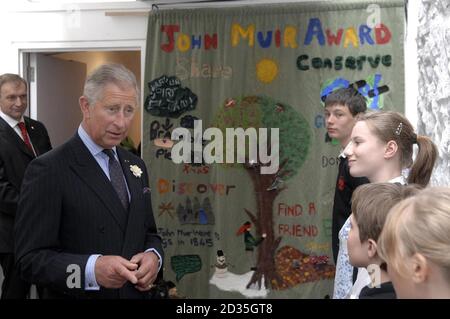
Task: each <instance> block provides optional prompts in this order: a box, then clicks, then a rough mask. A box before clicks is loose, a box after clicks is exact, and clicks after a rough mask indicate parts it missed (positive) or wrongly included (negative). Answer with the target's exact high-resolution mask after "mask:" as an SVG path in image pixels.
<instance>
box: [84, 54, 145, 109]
mask: <svg viewBox="0 0 450 319" xmlns="http://www.w3.org/2000/svg"><path fill="white" fill-rule="evenodd" d="M110 83H112V84H115V85H117V86H118V87H119V88H121V89H127V88H133V89H134V90H135V92H136V104H137V105H139V99H140V92H139V87H138V85H137V81H136V77H135V76H134V74H133V72H131V71H130V70H128V69H127V68H126V67H124V66H123V65H122V64H117V63H108V64H103V65H101V66H99V67H98V68H96V69H95V70H94V71H92V72H91V73H90V74H89V75H88V77H87V78H86V82H85V83H84V89H83V95H84V96H85V97H86V98H87V99H88V101H89V104H90V105H93V104H95V103H96V102H97V101H99V100H100V99H101V98H102V94H103V91H104V88H105V86H106V85H108V84H110Z"/></svg>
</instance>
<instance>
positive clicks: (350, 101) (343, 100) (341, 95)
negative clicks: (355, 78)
mask: <svg viewBox="0 0 450 319" xmlns="http://www.w3.org/2000/svg"><path fill="white" fill-rule="evenodd" d="M333 105H345V106H347V107H348V109H349V111H350V113H352V115H353V116H356V115H357V114H359V113H364V112H365V111H366V110H367V104H366V99H365V97H364V96H362V95H361V93H359V92H358V90H356V89H354V88H353V87H348V88H341V89H338V90H336V91H333V92H331V93H330V94H328V95H327V97H326V98H325V107H327V106H333Z"/></svg>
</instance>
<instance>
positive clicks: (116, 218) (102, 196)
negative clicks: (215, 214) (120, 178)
mask: <svg viewBox="0 0 450 319" xmlns="http://www.w3.org/2000/svg"><path fill="white" fill-rule="evenodd" d="M117 154H118V157H119V160H120V163H121V166H122V168H123V172H124V175H125V178H126V181H127V184H128V188H129V191H130V195H131V201H130V207H129V210H128V212H127V211H126V210H125V209H124V208H123V206H122V204H121V202H120V200H119V197H118V196H117V193H116V192H115V190H114V188H113V186H112V184H111V182H110V181H109V179H108V178H107V177H106V175H105V174H104V172H103V171H102V169H101V168H100V166H99V165H98V163H97V162H96V160H95V159H94V157H93V156H92V154H91V153H90V152H89V150H88V149H87V147H86V146H85V145H84V144H83V142H82V140H81V139H80V137H79V136H78V134H76V135H75V136H74V137H73V138H72V139H70V140H69V141H68V142H66V143H65V144H63V145H61V146H59V147H58V148H56V149H54V150H52V151H51V152H48V153H47V154H45V155H43V156H41V157H39V158H37V159H36V160H35V161H33V162H32V163H31V164H30V165H29V167H28V169H27V171H26V173H25V178H24V182H23V186H22V192H21V198H20V201H19V207H18V212H17V217H16V227H15V230H16V231H15V240H16V258H17V261H18V265H19V267H20V271H21V275H22V276H23V278H24V279H25V280H27V281H30V282H32V283H35V284H38V285H40V286H44V287H45V289H46V291H49V292H50V293H49V294H48V296H49V297H52V298H59V297H62V298H66V297H67V298H69V297H76V298H137V299H143V298H146V297H147V296H148V293H141V292H140V291H138V290H137V289H136V288H134V286H133V285H132V284H131V283H126V284H125V285H124V286H123V287H122V288H121V289H105V288H101V289H100V290H99V291H85V290H84V287H85V267H86V262H87V260H88V258H89V256H90V255H91V254H102V255H119V256H122V257H124V258H126V259H130V258H131V257H132V256H133V255H135V254H137V253H140V252H144V251H145V250H147V249H149V248H155V249H156V250H157V251H158V252H159V253H160V255H161V257H162V258H163V250H162V245H161V238H160V237H159V236H158V235H157V233H156V225H155V220H154V217H153V211H152V203H151V194H150V189H149V187H148V186H149V184H148V181H149V178H148V173H147V170H146V168H145V164H144V162H143V161H142V160H141V159H140V158H139V157H137V156H135V155H133V154H131V153H130V152H127V151H125V150H124V149H121V148H120V147H117ZM130 165H137V166H138V167H140V168H141V170H142V171H143V173H142V175H141V176H140V177H137V176H134V175H133V173H132V172H131V170H130V169H129V167H130ZM72 265H75V268H76V267H77V266H78V267H79V270H80V271H79V274H80V279H81V286H80V287H79V288H78V287H75V288H69V287H68V285H67V279H68V277H69V275H71V274H72V272H73V274H75V272H74V270H73V269H74V268H71V267H74V266H72ZM69 266H70V267H69ZM71 269H72V270H71ZM72 278H73V277H72Z"/></svg>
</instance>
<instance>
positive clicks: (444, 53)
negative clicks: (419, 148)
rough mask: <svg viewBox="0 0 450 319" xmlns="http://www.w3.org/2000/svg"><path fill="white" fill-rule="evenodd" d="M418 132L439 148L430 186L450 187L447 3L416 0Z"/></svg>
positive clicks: (449, 4)
mask: <svg viewBox="0 0 450 319" xmlns="http://www.w3.org/2000/svg"><path fill="white" fill-rule="evenodd" d="M417 3H418V5H419V7H418V12H419V25H420V29H419V32H418V36H417V42H418V66H419V91H418V93H419V104H418V113H419V114H420V118H419V133H420V134H424V135H427V136H430V137H431V138H432V139H433V140H434V142H435V143H436V144H437V146H438V148H439V153H440V156H439V159H438V162H437V166H436V168H435V173H434V174H433V176H432V179H431V182H432V184H434V185H440V186H450V2H449V1H448V0H435V1H429V0H420V1H417Z"/></svg>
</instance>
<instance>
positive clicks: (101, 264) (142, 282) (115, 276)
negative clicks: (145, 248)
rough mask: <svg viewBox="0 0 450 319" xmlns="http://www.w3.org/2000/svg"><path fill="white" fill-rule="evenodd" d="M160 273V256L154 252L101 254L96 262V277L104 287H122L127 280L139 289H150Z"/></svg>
mask: <svg viewBox="0 0 450 319" xmlns="http://www.w3.org/2000/svg"><path fill="white" fill-rule="evenodd" d="M157 274H158V257H157V256H156V254H155V253H153V252H151V251H150V252H144V253H139V254H136V255H134V256H133V257H132V258H131V259H130V260H127V259H125V258H123V257H121V256H100V257H98V258H97V261H96V263H95V278H96V280H97V283H98V285H100V286H101V287H104V288H112V289H117V288H121V287H122V286H123V285H124V284H125V283H126V282H127V281H129V282H131V283H132V284H134V285H135V287H136V289H138V290H139V291H148V290H150V288H152V284H153V282H154V281H155V279H156V276H157Z"/></svg>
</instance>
